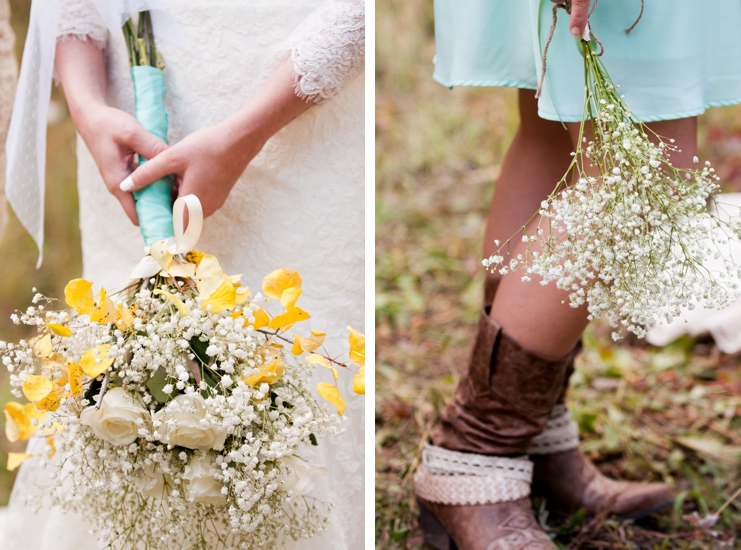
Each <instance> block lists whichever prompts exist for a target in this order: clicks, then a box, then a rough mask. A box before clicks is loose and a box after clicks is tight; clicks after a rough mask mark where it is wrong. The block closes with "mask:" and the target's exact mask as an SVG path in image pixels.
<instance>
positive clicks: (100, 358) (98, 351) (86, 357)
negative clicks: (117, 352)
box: [29, 344, 113, 401]
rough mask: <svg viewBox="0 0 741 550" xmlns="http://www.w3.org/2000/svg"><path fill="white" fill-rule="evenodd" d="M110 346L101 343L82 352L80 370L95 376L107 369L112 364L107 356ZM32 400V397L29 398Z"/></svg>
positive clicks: (111, 360)
mask: <svg viewBox="0 0 741 550" xmlns="http://www.w3.org/2000/svg"><path fill="white" fill-rule="evenodd" d="M110 347H111V346H110V345H109V344H103V345H102V346H98V347H96V348H91V349H89V350H87V351H86V352H85V353H83V354H82V359H80V367H81V368H82V372H84V373H85V374H87V375H88V376H89V377H90V378H95V377H97V376H99V375H101V374H103V373H104V372H105V371H107V370H108V367H110V366H111V365H112V364H113V359H112V358H111V357H108V349H109V348H110ZM29 400H30V401H33V400H32V399H29Z"/></svg>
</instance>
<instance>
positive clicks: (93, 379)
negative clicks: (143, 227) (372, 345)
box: [0, 241, 365, 549]
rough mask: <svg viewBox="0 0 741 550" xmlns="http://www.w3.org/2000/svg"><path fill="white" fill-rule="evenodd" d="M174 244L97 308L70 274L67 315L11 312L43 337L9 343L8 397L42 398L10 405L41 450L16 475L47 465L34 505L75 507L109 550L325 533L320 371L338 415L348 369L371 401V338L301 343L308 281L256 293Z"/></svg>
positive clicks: (3, 351)
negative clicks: (341, 343)
mask: <svg viewBox="0 0 741 550" xmlns="http://www.w3.org/2000/svg"><path fill="white" fill-rule="evenodd" d="M167 244H168V243H167V242H166V241H161V242H156V243H154V244H153V245H152V246H151V248H150V253H151V255H152V258H154V260H156V261H157V262H158V263H159V266H160V267H161V270H160V271H159V272H158V273H157V274H156V275H155V276H154V277H151V278H147V279H144V280H142V279H140V280H137V281H134V282H132V283H131V284H130V285H129V286H127V287H125V288H123V289H122V290H120V291H118V292H114V293H111V294H110V295H108V294H107V293H106V290H105V289H100V291H99V295H98V299H97V301H96V300H95V299H94V295H93V291H92V283H90V282H88V281H85V280H83V279H75V280H73V281H70V283H69V284H68V285H67V287H66V289H65V300H66V302H67V305H69V306H70V307H71V308H72V309H71V310H63V311H51V310H47V307H48V304H49V303H51V302H52V300H51V299H49V298H46V297H44V296H42V295H41V294H37V295H36V296H35V297H34V300H33V302H34V305H33V306H31V307H29V308H28V309H27V310H26V311H25V313H22V314H20V315H14V316H13V321H14V322H16V323H23V324H27V325H32V326H36V327H37V329H38V332H39V335H38V336H37V337H36V338H34V339H32V340H22V341H20V342H19V343H17V344H11V343H5V342H0V356H1V357H2V361H3V363H4V364H5V365H6V366H7V368H8V370H9V371H10V384H11V386H12V388H13V389H12V392H13V394H14V395H16V396H17V397H21V396H22V395H25V397H26V398H27V399H28V400H29V401H30V402H31V403H29V404H26V405H22V404H20V403H9V404H8V405H7V406H6V408H5V412H6V419H7V421H6V434H7V435H8V438H9V439H10V440H11V441H14V440H18V439H29V438H30V439H32V440H37V441H38V443H39V445H36V446H35V447H36V448H35V449H34V446H33V445H32V446H31V448H30V450H29V453H28V454H25V453H12V454H11V456H10V457H9V461H8V463H9V467H11V468H15V467H17V465H18V464H19V463H20V462H22V461H23V460H25V459H28V458H31V457H32V456H37V457H38V456H40V457H41V458H40V460H42V465H43V466H44V467H45V468H46V469H48V470H49V474H50V476H51V478H52V480H53V485H52V486H51V487H49V486H48V485H47V486H46V487H45V488H42V489H41V490H42V495H41V497H39V496H37V495H32V496H31V497H30V499H29V502H30V503H32V504H35V505H37V506H40V505H42V504H46V503H48V502H49V501H51V503H52V504H56V505H61V506H62V507H63V508H64V509H66V510H75V511H77V512H80V513H81V514H82V515H83V516H84V517H85V518H86V520H87V521H89V522H90V526H91V528H92V529H94V530H95V531H96V532H97V534H98V536H99V538H100V539H101V541H102V542H104V543H105V545H106V548H138V549H154V548H184V549H206V548H208V549H237V548H239V549H247V548H250V549H252V548H257V547H266V548H272V547H274V546H275V544H276V542H278V541H280V540H281V539H285V538H292V539H298V538H304V537H309V536H312V535H314V534H315V533H317V532H319V531H321V530H322V529H324V527H325V525H326V522H327V516H326V512H327V510H328V509H329V507H330V504H326V503H322V502H320V501H317V500H316V499H314V498H312V497H311V496H310V494H309V493H310V492H311V490H312V488H313V487H314V484H315V481H314V479H313V478H312V474H324V473H325V468H324V467H323V466H321V465H315V464H310V463H308V462H307V461H305V460H304V459H302V458H301V457H300V454H301V451H302V449H304V450H305V448H306V446H307V445H310V444H311V445H317V444H318V438H319V437H321V436H322V435H325V434H327V433H337V432H338V430H339V422H338V418H337V416H335V415H333V414H330V413H329V411H328V410H327V407H326V405H324V404H322V403H321V402H318V401H317V399H316V397H315V394H314V392H313V391H312V390H310V388H309V386H308V382H309V378H310V377H311V375H312V370H313V368H314V367H315V366H316V365H319V366H321V367H324V368H326V369H327V375H328V377H327V378H328V380H331V382H320V383H319V384H318V385H317V387H316V391H317V393H318V394H319V395H320V396H322V397H323V398H324V399H326V400H327V401H328V402H329V403H331V404H332V405H333V406H334V407H335V408H336V410H337V413H338V414H339V415H340V416H341V415H342V413H343V412H344V409H345V403H344V401H343V398H342V396H341V395H340V392H339V390H338V388H337V385H336V380H337V378H338V375H339V374H338V370H339V369H346V370H352V371H356V372H355V380H354V388H353V389H354V390H355V391H356V393H364V367H363V365H364V360H365V339H364V336H363V335H362V334H360V333H358V332H356V331H354V330H352V329H351V328H350V327H348V328H349V331H350V333H349V337H348V344H349V350H348V353H349V360H348V361H346V362H345V361H340V358H339V356H337V357H333V356H330V355H329V354H328V353H327V352H326V350H325V349H324V339H325V333H323V332H321V331H317V330H312V331H310V334H307V335H306V336H305V337H302V336H297V335H295V334H292V333H293V331H294V330H295V329H294V328H293V327H294V325H295V324H296V323H299V322H301V321H303V320H306V319H308V318H309V314H308V313H307V312H306V311H304V310H303V309H301V308H300V307H298V306H297V305H296V302H297V300H298V299H299V296H300V295H301V292H302V290H301V284H302V281H301V277H300V276H299V275H298V273H296V272H295V271H291V270H289V269H280V270H277V271H275V272H273V273H271V274H270V275H268V276H267V277H266V278H265V279H264V281H263V285H262V292H261V293H257V294H256V295H254V296H253V295H252V294H251V292H250V291H249V289H248V288H246V287H243V286H242V285H241V284H240V282H239V280H240V276H238V275H232V276H228V275H226V273H224V271H223V270H222V269H221V267H220V265H219V262H218V261H217V260H216V258H215V257H214V256H211V255H208V254H201V253H198V252H195V251H193V252H190V253H189V254H187V255H186V256H184V257H182V256H181V257H178V256H173V255H172V254H171V253H169V252H168V248H167ZM289 331H291V332H290V333H289ZM289 334H292V335H289ZM351 362H352V363H354V364H355V365H357V366H358V367H360V368H359V369H357V370H356V369H354V368H352V367H351V366H350V363H351ZM37 460H39V458H37Z"/></svg>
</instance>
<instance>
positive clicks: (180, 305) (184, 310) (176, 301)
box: [152, 288, 188, 317]
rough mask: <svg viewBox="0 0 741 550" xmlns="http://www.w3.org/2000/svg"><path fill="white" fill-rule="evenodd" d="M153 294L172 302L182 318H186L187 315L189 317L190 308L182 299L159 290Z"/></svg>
mask: <svg viewBox="0 0 741 550" xmlns="http://www.w3.org/2000/svg"><path fill="white" fill-rule="evenodd" d="M152 294H154V295H155V296H156V295H162V296H164V297H165V298H167V299H168V300H170V301H171V302H172V303H173V304H175V307H176V308H177V310H178V313H179V314H180V315H181V316H182V317H185V316H186V315H188V307H187V306H186V305H185V304H184V303H183V302H182V300H180V298H178V297H177V296H175V295H174V294H173V293H171V292H167V291H166V290H162V289H159V288H157V289H155V290H154V291H152Z"/></svg>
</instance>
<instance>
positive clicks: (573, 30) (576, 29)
mask: <svg viewBox="0 0 741 550" xmlns="http://www.w3.org/2000/svg"><path fill="white" fill-rule="evenodd" d="M571 34H573V35H574V36H579V35H580V34H581V29H580V28H579V27H571Z"/></svg>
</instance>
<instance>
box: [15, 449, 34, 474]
mask: <svg viewBox="0 0 741 550" xmlns="http://www.w3.org/2000/svg"><path fill="white" fill-rule="evenodd" d="M32 456H38V455H30V454H26V453H8V471H9V472H12V471H13V470H15V469H16V468H17V467H18V466H20V465H21V464H23V462H24V461H25V460H27V459H29V458H31V457H32Z"/></svg>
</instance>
